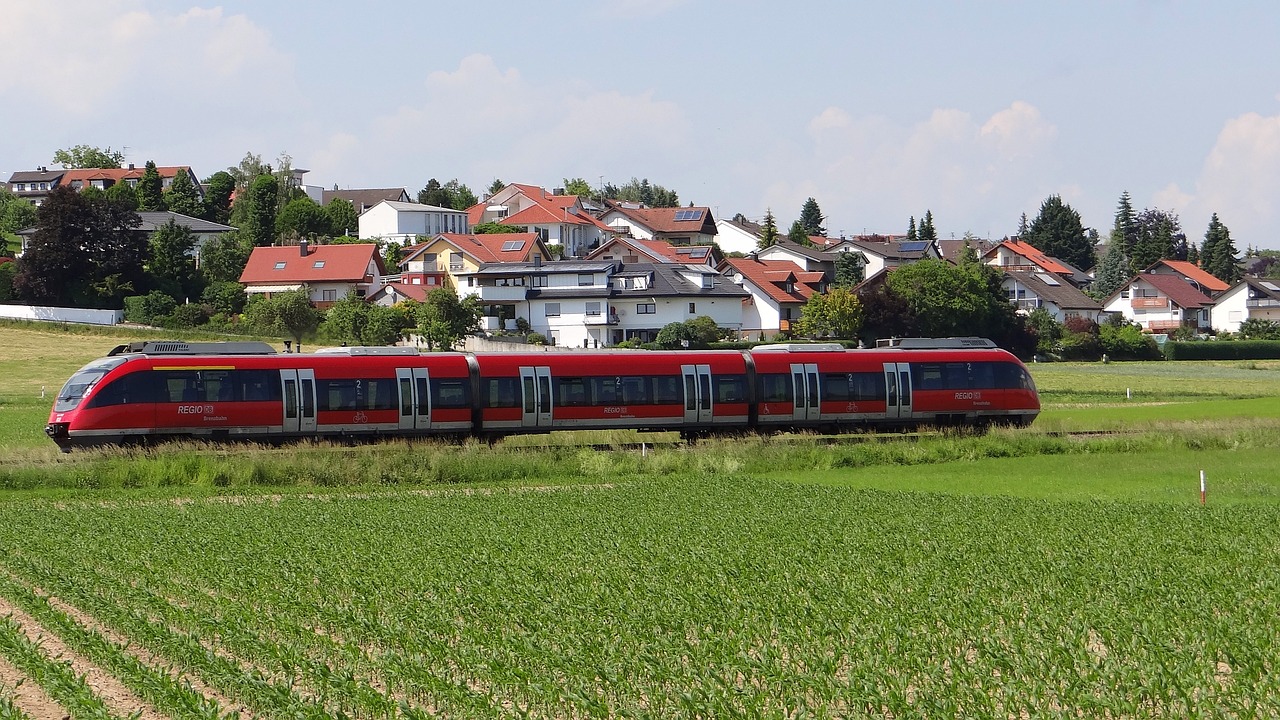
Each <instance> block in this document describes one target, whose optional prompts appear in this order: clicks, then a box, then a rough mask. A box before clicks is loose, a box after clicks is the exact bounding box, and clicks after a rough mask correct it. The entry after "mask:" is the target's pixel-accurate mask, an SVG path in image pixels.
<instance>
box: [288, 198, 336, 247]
mask: <svg viewBox="0 0 1280 720" xmlns="http://www.w3.org/2000/svg"><path fill="white" fill-rule="evenodd" d="M330 227H331V224H330V220H329V213H327V212H325V210H324V208H322V207H320V206H319V205H317V204H316V203H315V201H314V200H312V199H311V198H309V197H306V196H303V197H300V198H295V199H293V200H290V201H289V204H288V205H285V206H284V209H283V210H281V211H280V214H279V215H277V216H276V228H275V231H276V236H277V237H297V238H307V239H313V238H316V237H320V236H328V235H329V234H330V233H331V232H332V231H331V230H330Z"/></svg>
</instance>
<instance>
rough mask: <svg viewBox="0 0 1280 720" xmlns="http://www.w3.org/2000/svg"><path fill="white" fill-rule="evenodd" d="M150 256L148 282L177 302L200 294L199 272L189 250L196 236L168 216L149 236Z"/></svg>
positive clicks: (194, 242) (192, 247) (192, 246)
mask: <svg viewBox="0 0 1280 720" xmlns="http://www.w3.org/2000/svg"><path fill="white" fill-rule="evenodd" d="M149 242H150V246H151V258H150V261H149V262H148V263H147V270H148V271H149V272H150V274H151V284H152V285H153V287H155V288H156V289H158V290H161V291H163V292H166V293H168V294H169V295H170V296H171V297H172V298H174V299H175V300H178V301H183V300H188V299H192V298H198V297H200V292H201V290H202V288H201V287H200V285H201V282H200V275H199V273H198V272H197V271H196V262H195V258H194V257H193V256H192V251H193V250H194V249H195V246H196V236H195V235H194V234H192V232H191V230H190V229H189V228H187V227H185V226H183V225H179V224H178V222H177V221H176V220H174V219H172V218H170V219H169V222H167V223H165V224H164V225H161V226H160V227H158V228H156V231H155V232H153V233H151V238H150V241H149Z"/></svg>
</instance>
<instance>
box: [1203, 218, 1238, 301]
mask: <svg viewBox="0 0 1280 720" xmlns="http://www.w3.org/2000/svg"><path fill="white" fill-rule="evenodd" d="M1236 255H1237V252H1236V246H1235V243H1234V242H1233V241H1232V239H1231V231H1230V230H1229V229H1227V226H1226V225H1223V224H1222V222H1221V221H1220V220H1218V213H1214V214H1213V217H1212V218H1211V219H1210V220H1209V229H1208V230H1206V231H1205V234H1204V245H1203V246H1201V248H1200V267H1202V268H1204V269H1205V271H1207V272H1208V273H1209V274H1211V275H1213V276H1214V277H1216V278H1218V279H1219V280H1222V281H1223V282H1225V283H1228V284H1235V283H1236V282H1237V281H1239V280H1240V276H1241V272H1240V266H1239V264H1238V262H1239V259H1238V258H1237V257H1236Z"/></svg>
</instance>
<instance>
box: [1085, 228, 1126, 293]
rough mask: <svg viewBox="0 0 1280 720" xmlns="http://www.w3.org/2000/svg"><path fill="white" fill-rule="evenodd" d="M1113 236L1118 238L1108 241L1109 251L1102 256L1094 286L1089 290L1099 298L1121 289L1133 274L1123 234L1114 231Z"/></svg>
mask: <svg viewBox="0 0 1280 720" xmlns="http://www.w3.org/2000/svg"><path fill="white" fill-rule="evenodd" d="M1112 237H1113V238H1116V239H1115V240H1113V241H1112V242H1110V243H1107V253H1106V254H1105V255H1103V256H1102V261H1101V262H1100V263H1099V264H1098V270H1097V273H1096V274H1095V276H1094V280H1093V287H1092V288H1090V292H1089V294H1090V295H1092V296H1093V297H1094V298H1097V299H1102V298H1105V297H1107V296H1109V295H1111V293H1113V292H1115V291H1116V290H1119V289H1120V288H1121V287H1122V286H1123V285H1124V284H1125V283H1126V282H1127V281H1128V280H1129V278H1130V276H1131V275H1132V272H1131V271H1130V269H1129V258H1127V257H1125V254H1124V240H1123V236H1117V235H1116V234H1115V233H1114V232H1113V233H1112Z"/></svg>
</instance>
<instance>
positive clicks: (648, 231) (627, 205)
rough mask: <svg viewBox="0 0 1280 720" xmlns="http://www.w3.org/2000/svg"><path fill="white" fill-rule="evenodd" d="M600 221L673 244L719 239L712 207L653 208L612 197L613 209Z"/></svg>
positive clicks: (633, 234)
mask: <svg viewBox="0 0 1280 720" xmlns="http://www.w3.org/2000/svg"><path fill="white" fill-rule="evenodd" d="M600 221H601V222H603V223H604V224H606V225H608V226H609V227H611V228H613V229H614V230H615V231H616V232H618V233H619V234H622V235H627V236H629V237H633V238H636V239H637V240H666V241H667V242H669V243H672V244H673V245H710V244H711V243H713V242H715V241H716V221H715V218H713V217H712V216H711V208H708V207H680V208H651V207H644V206H642V205H640V204H639V203H633V202H618V201H609V209H608V210H607V211H605V213H604V215H602V216H600Z"/></svg>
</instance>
